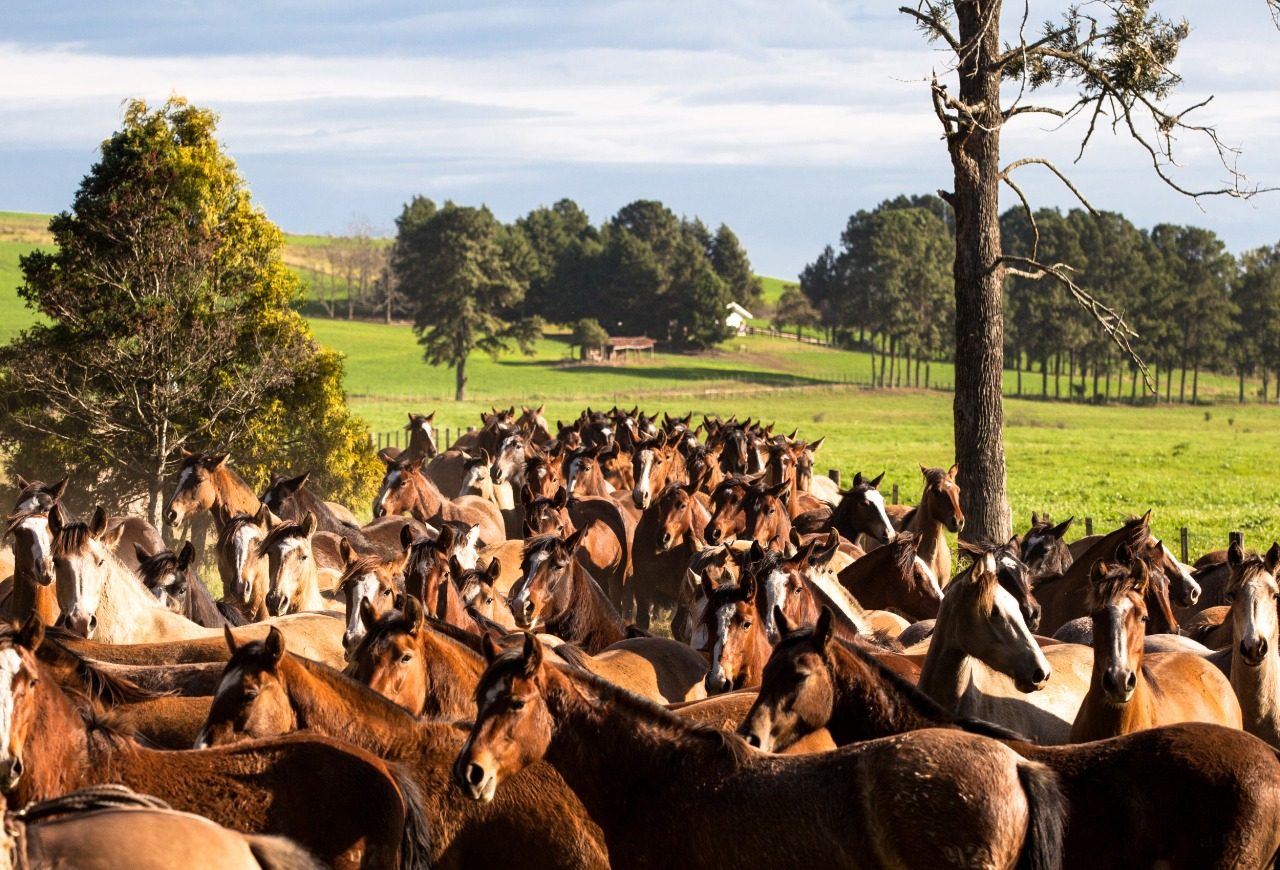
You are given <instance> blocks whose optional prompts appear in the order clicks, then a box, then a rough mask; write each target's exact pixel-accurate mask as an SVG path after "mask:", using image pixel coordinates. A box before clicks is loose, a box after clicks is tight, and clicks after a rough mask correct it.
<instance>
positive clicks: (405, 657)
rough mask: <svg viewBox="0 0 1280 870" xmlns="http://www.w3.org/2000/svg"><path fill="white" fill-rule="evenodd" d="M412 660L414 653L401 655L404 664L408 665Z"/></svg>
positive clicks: (401, 662)
mask: <svg viewBox="0 0 1280 870" xmlns="http://www.w3.org/2000/svg"><path fill="white" fill-rule="evenodd" d="M411 661H413V653H405V654H404V655H402V656H400V664H402V665H407V664H409V662H411Z"/></svg>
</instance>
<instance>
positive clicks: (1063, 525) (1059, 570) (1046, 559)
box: [1020, 512, 1075, 575]
mask: <svg viewBox="0 0 1280 870" xmlns="http://www.w3.org/2000/svg"><path fill="white" fill-rule="evenodd" d="M1074 521H1075V517H1067V518H1066V520H1064V521H1063V522H1060V523H1058V524H1057V525H1056V526H1055V525H1054V524H1053V522H1052V521H1051V520H1050V519H1049V518H1048V517H1047V516H1046V517H1044V518H1043V519H1042V518H1041V517H1039V516H1037V515H1036V514H1035V513H1034V512H1033V513H1032V514H1031V528H1030V529H1028V530H1027V533H1026V534H1025V535H1023V536H1022V539H1021V541H1020V550H1021V557H1022V561H1023V562H1025V563H1026V565H1027V567H1028V568H1030V569H1031V573H1032V574H1033V575H1041V574H1065V573H1066V572H1067V569H1068V568H1070V567H1071V563H1072V561H1074V560H1073V559H1072V557H1071V548H1070V547H1068V546H1067V542H1066V541H1064V540H1063V537H1064V536H1065V535H1066V534H1067V529H1069V528H1071V523H1072V522H1074Z"/></svg>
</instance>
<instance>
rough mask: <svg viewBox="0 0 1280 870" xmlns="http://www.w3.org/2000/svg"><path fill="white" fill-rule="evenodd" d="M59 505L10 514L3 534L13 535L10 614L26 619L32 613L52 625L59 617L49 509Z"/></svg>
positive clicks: (56, 509)
mask: <svg viewBox="0 0 1280 870" xmlns="http://www.w3.org/2000/svg"><path fill="white" fill-rule="evenodd" d="M61 509H62V508H61V507H59V506H58V505H57V504H56V503H54V504H51V506H50V507H47V508H39V507H34V508H30V509H28V510H23V511H18V512H17V513H15V514H12V515H11V516H10V517H9V518H8V520H7V522H8V525H7V526H6V527H5V535H4V536H5V537H8V536H9V535H13V595H12V597H10V599H9V607H8V611H9V615H10V616H11V617H13V618H14V619H16V620H20V621H21V620H25V619H26V618H27V617H28V616H30V615H31V614H32V613H38V614H40V618H41V619H43V620H44V621H45V622H48V623H50V624H52V623H53V622H54V620H56V619H57V618H58V613H59V611H58V596H57V592H56V590H55V588H54V573H53V535H52V533H51V532H50V531H49V512H50V511H59V510H61Z"/></svg>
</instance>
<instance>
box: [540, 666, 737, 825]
mask: <svg viewBox="0 0 1280 870" xmlns="http://www.w3.org/2000/svg"><path fill="white" fill-rule="evenodd" d="M543 674H544V676H545V679H544V683H543V697H544V699H545V700H546V704H547V709H548V710H549V711H550V713H551V717H552V719H553V724H552V735H551V742H550V745H549V746H548V747H547V753H546V760H547V761H548V762H550V763H551V764H552V765H554V766H555V768H556V770H557V771H558V772H559V773H560V776H561V777H562V778H563V779H564V780H565V782H566V783H567V784H568V785H569V787H570V788H571V789H573V791H574V793H576V794H577V795H578V797H579V798H580V799H581V800H582V803H583V805H584V807H585V808H586V810H587V813H588V814H589V815H590V816H591V817H592V818H593V819H595V820H597V821H598V822H599V823H600V826H601V827H602V828H604V829H605V830H610V829H611V828H614V829H616V827H618V826H630V825H634V824H635V822H636V819H635V817H634V816H633V808H632V803H633V800H634V797H635V795H637V794H644V795H646V796H647V797H648V798H649V799H650V800H652V799H653V798H655V797H656V798H657V802H656V803H651V804H649V805H650V806H652V807H655V808H656V807H661V806H662V805H663V801H662V796H663V795H664V794H665V795H669V796H673V797H675V796H685V795H687V793H688V792H689V791H690V790H691V789H692V788H693V787H694V786H695V784H696V785H698V786H701V787H704V788H705V787H706V786H707V784H708V782H709V781H710V780H712V779H714V778H717V773H718V770H724V769H725V768H726V767H728V768H732V767H734V766H736V764H735V759H734V756H733V753H732V750H730V749H728V748H727V747H726V741H730V740H734V739H736V738H734V737H732V736H729V735H722V734H719V733H718V732H717V733H716V734H715V737H719V738H720V739H715V737H712V736H711V735H710V732H709V729H695V728H694V727H693V726H691V725H689V724H688V723H686V722H684V721H683V720H680V719H677V718H676V716H675V715H674V714H671V715H670V716H669V717H668V716H663V715H662V713H663V712H664V711H661V710H659V709H657V708H654V709H653V710H652V711H650V710H649V709H647V708H646V709H643V710H638V711H637V710H636V709H635V705H634V704H631V703H627V701H626V700H623V701H621V703H618V702H617V701H615V700H613V699H610V698H607V697H606V698H601V697H599V696H598V695H597V689H596V687H595V686H593V685H592V684H591V683H590V682H587V680H586V679H585V678H583V677H578V676H576V675H571V674H569V673H568V672H566V671H564V670H560V669H558V668H556V667H554V666H545V665H544V667H543ZM599 682H600V684H601V688H603V681H599ZM604 691H606V692H610V693H621V694H623V695H627V694H629V693H626V692H625V691H623V690H619V689H608V688H605V689H604ZM635 700H638V699H635ZM686 735H687V736H689V737H690V738H692V739H682V738H683V737H685V736H686ZM602 758H607V759H608V763H607V764H601V763H600V759H602Z"/></svg>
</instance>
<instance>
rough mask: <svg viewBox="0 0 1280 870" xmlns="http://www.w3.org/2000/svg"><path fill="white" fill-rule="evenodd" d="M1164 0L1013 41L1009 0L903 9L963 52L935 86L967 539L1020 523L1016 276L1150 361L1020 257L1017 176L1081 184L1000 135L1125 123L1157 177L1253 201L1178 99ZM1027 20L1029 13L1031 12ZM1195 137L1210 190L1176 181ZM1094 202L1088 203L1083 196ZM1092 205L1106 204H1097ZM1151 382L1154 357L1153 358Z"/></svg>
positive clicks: (1214, 139) (1054, 274) (989, 536)
mask: <svg viewBox="0 0 1280 870" xmlns="http://www.w3.org/2000/svg"><path fill="white" fill-rule="evenodd" d="M1151 2H1152V0H1104V2H1102V3H1099V4H1092V5H1088V6H1078V5H1074V4H1073V5H1071V6H1069V7H1068V9H1067V11H1066V13H1065V14H1064V15H1063V16H1062V18H1061V19H1060V20H1058V21H1051V22H1047V23H1045V25H1044V26H1043V28H1041V35H1040V36H1039V38H1035V39H1029V38H1025V36H1024V33H1025V31H1024V30H1020V31H1019V34H1018V39H1017V40H1016V42H1014V43H1013V44H1011V45H1005V44H1002V42H1001V33H1000V31H1001V27H1000V24H1001V5H1002V4H1001V0H918V2H917V3H916V5H914V6H902V7H900V11H901V12H903V13H905V14H907V15H909V16H911V17H912V18H913V19H914V20H915V22H916V24H917V25H918V26H919V28H920V30H921V31H922V32H923V34H924V35H925V37H926V38H927V39H928V40H929V41H931V42H938V43H941V44H942V45H943V46H944V48H945V50H946V51H947V52H949V55H948V58H947V69H948V73H954V75H955V77H956V79H957V80H958V81H957V84H958V87H954V88H953V87H949V86H948V84H947V83H944V82H942V81H940V80H939V78H938V76H937V75H934V76H933V78H932V80H931V82H930V95H931V99H932V104H933V110H934V114H935V115H936V116H937V119H938V122H939V123H940V125H941V126H942V131H943V135H944V138H945V141H946V145H947V151H948V155H949V157H950V160H951V165H952V170H953V189H952V190H951V191H949V192H941V191H940V192H939V194H940V195H941V196H942V197H943V198H944V199H946V200H947V201H948V202H949V203H950V204H951V206H952V208H953V209H954V211H955V226H956V249H955V260H954V264H953V268H952V272H953V277H954V281H955V298H956V390H955V400H954V408H953V416H954V423H955V442H956V462H957V464H958V465H959V473H960V485H961V491H962V493H963V507H964V511H965V516H966V525H965V530H964V534H965V537H966V538H969V539H971V540H983V539H985V540H991V541H996V540H1001V541H1002V540H1006V539H1007V538H1008V537H1009V534H1010V531H1011V521H1010V515H1009V506H1008V502H1007V498H1006V495H1005V487H1006V482H1005V455H1004V435H1003V428H1004V407H1003V398H1002V394H1001V388H1002V369H1003V367H1004V311H1003V292H1002V291H1003V286H1004V278H1005V274H1006V272H1007V271H1010V270H1014V271H1015V272H1016V274H1021V275H1025V276H1026V277H1028V278H1031V279H1044V278H1049V279H1050V280H1056V281H1059V282H1061V283H1062V284H1063V286H1064V287H1065V288H1066V289H1067V290H1068V292H1069V293H1070V294H1071V296H1072V298H1073V299H1075V300H1076V301H1077V302H1079V303H1080V304H1081V305H1083V306H1085V308H1086V309H1087V310H1088V311H1089V313H1090V315H1091V316H1092V317H1093V318H1094V319H1095V320H1096V321H1097V322H1098V323H1099V325H1100V326H1101V327H1102V329H1103V330H1104V331H1105V332H1106V333H1107V335H1108V336H1109V337H1111V339H1112V340H1113V341H1114V342H1115V344H1116V345H1117V346H1118V347H1119V349H1120V350H1121V351H1122V352H1123V353H1125V354H1126V355H1128V356H1131V357H1132V358H1134V359H1135V360H1137V361H1139V362H1140V360H1138V358H1137V356H1136V354H1134V353H1133V349H1132V347H1131V346H1130V343H1129V341H1130V338H1131V337H1132V335H1133V329H1132V328H1131V327H1130V326H1129V324H1128V323H1127V322H1126V321H1125V320H1124V318H1123V317H1121V316H1120V315H1119V314H1118V313H1117V312H1116V311H1115V310H1114V309H1113V308H1111V307H1108V306H1107V305H1104V304H1103V303H1102V302H1101V301H1099V300H1098V298H1096V297H1095V296H1094V295H1093V294H1091V293H1089V292H1088V291H1086V290H1085V289H1084V288H1082V287H1081V286H1080V285H1079V284H1078V283H1077V282H1076V281H1075V280H1074V279H1073V278H1072V276H1071V273H1070V272H1069V271H1067V270H1066V269H1064V268H1062V267H1061V266H1060V265H1059V264H1052V263H1045V262H1043V261H1042V260H1041V259H1040V258H1039V256H1038V251H1037V250H1036V246H1035V245H1033V246H1032V254H1031V256H1029V257H1024V256H1017V255H1008V254H1006V252H1005V251H1004V250H1003V248H1002V246H1001V238H1000V223H999V186H1000V185H1001V184H1002V183H1003V184H1006V185H1008V186H1009V188H1010V189H1011V190H1012V191H1013V192H1014V194H1015V195H1016V196H1017V197H1018V199H1019V201H1020V202H1021V203H1022V204H1023V206H1024V208H1025V210H1026V212H1027V214H1028V215H1030V214H1031V213H1032V212H1031V208H1030V205H1029V204H1028V203H1027V202H1026V198H1025V197H1024V196H1023V194H1022V190H1021V188H1020V187H1019V186H1018V184H1017V182H1016V181H1015V180H1014V178H1013V173H1014V172H1015V171H1017V170H1018V169H1020V168H1022V167H1027V166H1041V167H1044V168H1046V169H1048V170H1049V171H1051V172H1053V173H1054V174H1055V175H1056V176H1057V177H1059V178H1060V179H1062V180H1063V181H1064V182H1065V183H1066V184H1067V185H1068V187H1069V188H1070V189H1071V190H1072V192H1073V193H1076V194H1077V195H1078V194H1079V192H1078V191H1077V189H1076V188H1075V186H1074V185H1072V184H1071V182H1070V181H1069V180H1067V177H1066V175H1065V174H1063V173H1062V172H1061V170H1059V169H1058V168H1057V167H1056V166H1054V165H1053V164H1052V163H1051V162H1050V161H1048V160H1047V159H1044V158H1040V157H1024V158H1021V159H1018V160H1014V161H1012V162H1010V163H1007V164H1004V165H1001V159H1000V136H1001V132H1002V130H1003V128H1004V125H1005V124H1006V123H1008V122H1010V121H1012V120H1013V119H1015V118H1020V117H1025V116H1028V115H1035V114H1049V115H1052V116H1055V117H1057V118H1060V119H1066V120H1069V119H1072V118H1076V117H1082V118H1084V119H1086V123H1087V127H1086V129H1085V132H1084V134H1083V136H1082V140H1081V149H1083V148H1084V147H1085V146H1087V144H1088V142H1089V140H1090V138H1091V137H1092V135H1093V132H1094V130H1095V129H1096V128H1097V125H1098V122H1099V121H1100V120H1101V122H1102V123H1103V124H1104V125H1109V126H1111V128H1112V129H1113V130H1122V131H1124V132H1126V133H1128V134H1129V136H1130V137H1131V138H1132V139H1133V140H1134V141H1135V142H1136V143H1137V144H1138V146H1139V148H1140V149H1141V151H1142V152H1143V153H1144V154H1145V155H1146V156H1147V157H1148V158H1149V159H1150V160H1151V163H1152V168H1153V170H1154V171H1155V173H1156V175H1157V176H1158V177H1159V178H1160V179H1161V180H1162V181H1164V182H1165V183H1166V184H1168V185H1169V186H1171V187H1172V188H1174V189H1175V190H1177V191H1180V192H1182V193H1184V194H1187V195H1190V196H1193V197H1199V196H1209V195H1215V194H1225V195H1230V196H1237V197H1245V196H1249V195H1251V194H1252V193H1254V192H1256V189H1250V188H1248V187H1246V185H1245V182H1244V179H1243V177H1242V176H1241V175H1240V173H1239V172H1238V171H1237V170H1236V167H1235V165H1234V157H1235V152H1234V151H1233V150H1232V149H1230V148H1228V147H1227V146H1226V145H1224V144H1223V143H1222V142H1221V140H1220V139H1219V138H1218V135H1217V132H1216V130H1215V129H1214V128H1213V127H1209V126H1202V125H1197V124H1194V123H1193V122H1192V121H1191V120H1189V117H1188V114H1189V113H1190V112H1191V111H1193V110H1194V109H1195V108H1197V107H1198V106H1199V105H1203V103H1199V104H1197V106H1192V107H1189V108H1188V109H1186V110H1183V111H1176V110H1170V109H1168V108H1166V103H1167V101H1168V99H1169V98H1170V97H1171V96H1172V94H1173V91H1174V89H1175V88H1176V86H1177V85H1178V83H1179V81H1180V80H1179V77H1178V76H1177V75H1176V74H1175V73H1174V72H1173V71H1172V69H1171V64H1172V63H1173V61H1174V59H1175V57H1176V56H1177V52H1178V48H1179V46H1180V44H1181V42H1182V40H1183V39H1184V38H1185V37H1186V36H1187V34H1188V32H1189V26H1188V25H1187V23H1186V22H1185V21H1184V22H1178V23H1172V22H1169V21H1167V20H1166V19H1164V18H1161V17H1160V16H1158V15H1154V14H1150V13H1149V9H1150V6H1151ZM1024 20H1025V16H1024ZM1005 82H1011V83H1013V84H1014V86H1013V87H1011V88H1010V91H1009V93H1010V94H1012V95H1013V98H1012V101H1011V102H1010V103H1009V104H1008V105H1005V104H1004V103H1002V101H1001V85H1002V84H1003V83H1005ZM1065 84H1070V85H1074V86H1075V87H1077V88H1078V96H1077V97H1076V99H1075V100H1074V102H1072V103H1071V104H1070V105H1069V106H1068V107H1067V108H1066V109H1060V108H1055V107H1052V106H1039V105H1034V104H1030V103H1024V102H1022V98H1023V97H1024V96H1025V95H1026V94H1028V93H1033V92H1035V91H1037V90H1041V89H1046V88H1053V87H1057V86H1061V85H1065ZM1182 133H1194V134H1199V135H1202V136H1203V137H1205V138H1206V139H1207V140H1208V143H1209V145H1210V147H1211V148H1213V149H1214V150H1216V153H1217V155H1218V157H1219V158H1220V162H1221V164H1222V168H1223V169H1224V170H1225V171H1226V172H1227V176H1228V179H1229V182H1228V184H1227V185H1225V186H1223V187H1220V188H1213V189H1204V190H1197V189H1193V188H1191V187H1188V186H1185V185H1184V184H1181V183H1179V182H1178V181H1177V180H1176V179H1175V178H1174V176H1173V175H1172V174H1171V173H1172V172H1173V169H1172V167H1173V166H1174V165H1175V164H1174V149H1173V145H1174V141H1175V139H1176V138H1177V137H1178V136H1179V135H1180V134H1182ZM1081 200H1082V202H1084V203H1085V205H1086V207H1088V203H1087V201H1085V200H1084V199H1083V197H1081ZM1090 210H1092V208H1091V207H1090ZM1141 368H1142V369H1143V372H1144V378H1145V377H1146V373H1145V366H1141Z"/></svg>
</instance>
